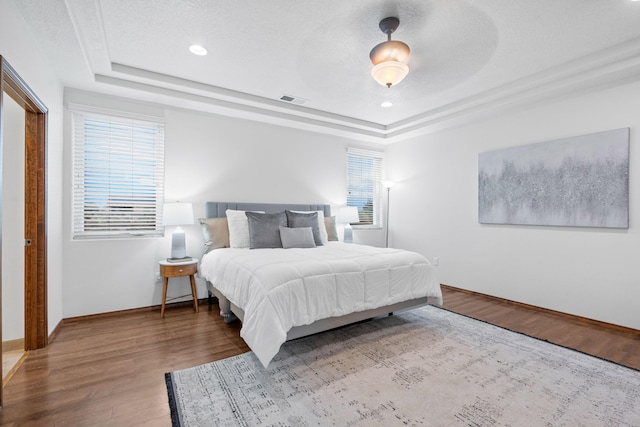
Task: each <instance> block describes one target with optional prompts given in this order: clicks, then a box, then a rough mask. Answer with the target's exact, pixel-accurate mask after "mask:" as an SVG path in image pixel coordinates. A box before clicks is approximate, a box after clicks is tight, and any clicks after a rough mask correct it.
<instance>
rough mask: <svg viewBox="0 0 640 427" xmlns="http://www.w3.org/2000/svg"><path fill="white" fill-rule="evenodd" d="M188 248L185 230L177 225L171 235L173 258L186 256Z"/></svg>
mask: <svg viewBox="0 0 640 427" xmlns="http://www.w3.org/2000/svg"><path fill="white" fill-rule="evenodd" d="M186 256H187V248H186V245H185V238H184V231H182V228H181V227H180V226H178V227H176V229H175V231H174V232H173V234H172V235H171V258H170V259H178V258H186Z"/></svg>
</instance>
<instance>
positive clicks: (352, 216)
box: [336, 206, 360, 224]
mask: <svg viewBox="0 0 640 427" xmlns="http://www.w3.org/2000/svg"><path fill="white" fill-rule="evenodd" d="M336 222H337V223H338V224H350V223H352V222H360V215H359V214H358V208H357V207H356V206H345V207H343V208H340V209H338V215H336Z"/></svg>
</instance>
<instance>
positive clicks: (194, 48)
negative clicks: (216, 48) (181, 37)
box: [189, 44, 207, 56]
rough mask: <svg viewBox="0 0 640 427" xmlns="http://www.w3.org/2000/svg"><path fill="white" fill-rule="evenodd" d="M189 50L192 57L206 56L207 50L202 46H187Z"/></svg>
mask: <svg viewBox="0 0 640 427" xmlns="http://www.w3.org/2000/svg"><path fill="white" fill-rule="evenodd" d="M189 50H190V51H191V53H193V54H194V55H200V56H204V55H206V54H207V49H205V48H203V47H202V46H200V45H198V44H192V45H191V46H189Z"/></svg>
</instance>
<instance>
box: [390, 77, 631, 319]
mask: <svg viewBox="0 0 640 427" xmlns="http://www.w3.org/2000/svg"><path fill="white" fill-rule="evenodd" d="M638 111H640V83H635V84H628V85H624V86H618V87H614V88H608V89H602V90H600V91H594V92H593V93H591V94H588V95H581V96H575V97H573V98H565V99H564V100H561V101H553V102H548V103H546V104H545V105H538V106H535V107H532V108H530V109H526V110H523V109H520V110H519V111H513V112H511V113H503V114H501V115H500V116H499V117H494V118H491V119H486V120H483V121H482V122H476V123H474V124H469V125H466V126H460V127H457V128H453V129H450V130H445V131H441V132H438V133H434V134H430V135H426V136H423V137H418V138H415V139H413V140H410V141H406V142H402V143H398V144H395V145H392V146H390V147H388V149H387V162H388V163H387V165H388V169H387V172H388V177H389V179H391V180H393V181H395V182H397V184H396V186H395V187H393V189H392V190H391V213H390V219H391V224H390V234H391V244H392V245H393V246H396V247H401V248H407V249H412V250H416V251H418V252H421V253H423V254H424V255H426V256H427V257H429V258H433V257H438V258H439V261H440V266H439V267H438V274H439V279H440V281H441V283H445V284H450V285H452V286H457V287H460V288H465V289H470V290H474V291H478V292H481V293H485V294H490V295H495V296H499V297H503V298H507V299H511V300H515V301H520V302H524V303H528V304H532V305H536V306H540V307H545V308H549V309H553V310H558V311H562V312H566V313H571V314H575V315H579V316H584V317H588V318H592V319H597V320H601V321H605V322H610V323H614V324H619V325H624V326H628V327H632V328H636V329H640V310H639V309H638V301H640V263H639V262H638V256H639V254H640V223H639V222H638V213H639V212H640V184H639V183H638V177H640V150H639V149H638V144H640V114H638ZM622 127H629V128H631V148H630V177H629V178H630V211H629V217H630V228H629V229H628V230H615V229H589V228H570V227H540V226H514V225H481V224H479V223H478V202H477V200H478V190H477V188H478V153H480V152H484V151H488V150H493V149H499V148H506V147H512V146H517V145H524V144H530V143H535V142H543V141H548V140H555V139H559V138H565V137H570V136H576V135H583V134H588V133H593V132H599V131H604V130H610V129H617V128H622Z"/></svg>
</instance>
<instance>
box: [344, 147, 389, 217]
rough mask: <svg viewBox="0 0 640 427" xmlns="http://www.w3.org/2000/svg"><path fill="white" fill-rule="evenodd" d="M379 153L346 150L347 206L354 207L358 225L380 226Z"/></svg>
mask: <svg viewBox="0 0 640 427" xmlns="http://www.w3.org/2000/svg"><path fill="white" fill-rule="evenodd" d="M383 160H384V153H382V152H379V151H370V150H361V149H356V148H349V149H347V206H356V207H357V208H358V214H359V216H360V222H358V225H374V226H382V162H383Z"/></svg>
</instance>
